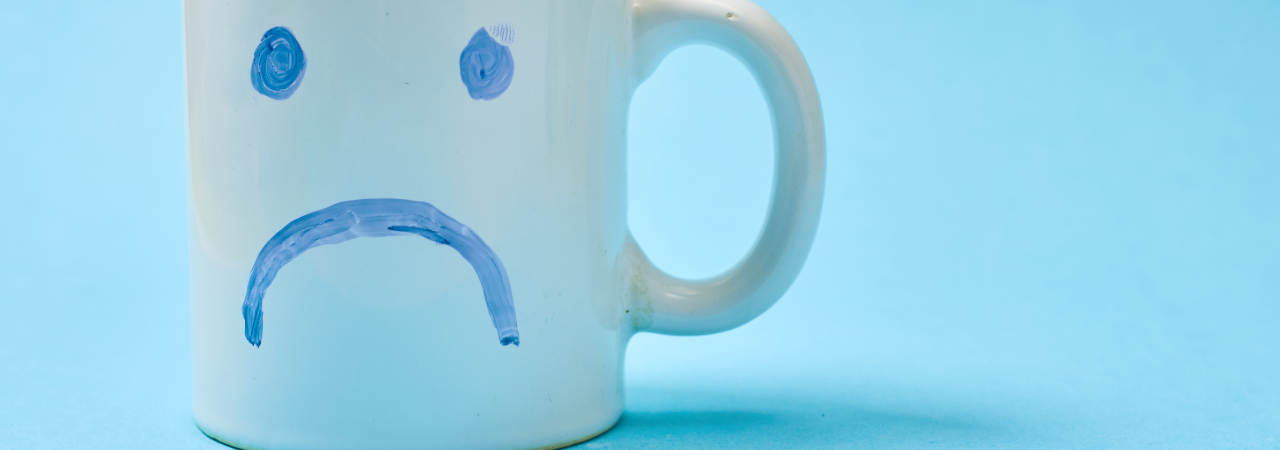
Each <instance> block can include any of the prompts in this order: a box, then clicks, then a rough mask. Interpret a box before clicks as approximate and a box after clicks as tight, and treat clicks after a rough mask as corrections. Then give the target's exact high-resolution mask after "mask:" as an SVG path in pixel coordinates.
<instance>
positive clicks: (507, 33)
mask: <svg viewBox="0 0 1280 450" xmlns="http://www.w3.org/2000/svg"><path fill="white" fill-rule="evenodd" d="M485 31H488V32H489V35H490V36H493V40H495V41H498V43H499V44H502V45H505V46H508V47H510V46H511V43H512V42H515V41H516V29H515V27H512V26H511V24H509V23H500V24H497V25H493V26H489V27H485Z"/></svg>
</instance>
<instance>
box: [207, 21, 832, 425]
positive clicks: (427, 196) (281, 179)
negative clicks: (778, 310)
mask: <svg viewBox="0 0 1280 450" xmlns="http://www.w3.org/2000/svg"><path fill="white" fill-rule="evenodd" d="M185 13H186V36H187V42H186V45H187V76H188V85H187V86H188V103H189V108H190V139H191V141H190V159H191V180H192V199H191V205H192V206H191V208H190V211H191V221H190V222H191V234H190V236H191V259H192V261H191V264H192V300H191V301H192V335H193V336H192V341H193V344H192V345H193V364H194V368H193V374H194V375H193V377H194V385H195V388H194V405H193V407H194V413H195V418H196V421H197V423H198V424H199V425H200V427H201V429H202V430H204V431H205V432H206V433H207V434H209V435H210V436H212V437H214V438H216V439H218V440H220V441H223V442H225V443H228V444H230V445H233V446H237V447H244V448H269V449H293V448H538V447H555V446H563V445H567V444H570V443H573V442H577V441H581V440H583V439H586V438H589V437H591V436H594V435H596V434H598V433H600V432H603V431H604V430H606V429H608V428H609V427H610V426H611V425H612V424H613V423H614V422H615V421H616V420H617V418H618V417H619V415H620V413H621V411H622V405H623V399H622V368H621V365H622V361H623V354H624V351H625V348H626V343H627V340H628V339H629V338H630V336H631V335H632V334H633V333H635V332H637V331H653V332H660V333H668V334H702V333H710V332H716V331H721V330H725V329H729V328H732V327H735V326H738V325H740V324H742V323H745V322H746V321H748V320H750V319H751V318H753V317H755V316H756V315H758V314H760V313H761V312H763V311H764V310H765V309H767V308H768V307H769V306H770V305H771V304H772V303H773V302H774V301H775V300H776V299H777V298H778V297H779V296H780V295H781V294H782V293H783V292H784V291H785V290H786V288H787V287H788V286H789V285H790V283H791V282H792V280H793V279H794V277H795V275H796V274H797V273H798V272H799V270H800V267H801V265H802V264H803V261H804V258H805V256H806V255H807V253H808V250H809V246H810V244H811V242H812V238H813V233H814V229H815V227H816V223H817V216H818V211H819V208H820V204H821V193H822V184H823V141H822V139H823V136H822V123H821V115H820V112H819V111H820V110H819V108H818V103H817V95H816V92H815V90H814V88H813V82H812V79H811V77H810V75H809V72H808V69H807V67H806V65H805V63H804V61H803V58H802V57H801V56H800V54H799V52H798V50H796V49H795V46H794V44H793V43H792V42H791V41H790V38H789V37H788V36H787V35H786V33H785V31H783V30H782V28H781V27H780V26H778V24H777V23H776V22H774V21H773V19H772V18H770V17H769V16H768V14H767V13H765V12H764V11H763V10H761V9H760V8H758V7H756V6H755V5H754V4H751V3H748V2H744V1H711V0H689V1H631V2H628V1H622V0H617V1H613V0H607V1H552V0H538V1H524V0H520V1H516V0H465V1H464V0H453V1H437V2H333V3H314V2H300V1H232V2H212V1H202V0H190V1H187V2H186V11H185ZM691 42H710V43H714V44H717V45H720V46H722V47H723V48H725V49H726V50H728V51H730V52H731V53H733V54H735V55H737V56H738V57H739V58H741V59H742V60H743V61H744V62H745V63H746V64H747V65H748V67H750V68H751V69H752V70H753V72H754V73H755V74H756V75H757V78H758V80H759V81H760V84H761V86H762V87H763V88H764V90H765V92H766V98H767V99H768V101H769V104H770V107H771V109H772V111H773V116H774V120H775V127H774V128H775V136H776V137H775V140H776V141H777V148H778V163H777V174H776V175H775V181H774V183H775V187H774V189H775V192H774V195H773V200H772V203H771V213H770V217H769V219H768V222H767V224H766V228H765V230H764V232H763V233H762V235H761V238H760V240H759V241H758V242H757V244H756V246H755V248H754V250H753V251H752V252H751V254H749V255H748V257H747V258H746V259H744V260H743V262H741V263H740V264H738V265H737V266H736V267H735V268H734V269H732V270H730V271H729V272H728V273H726V274H725V275H722V276H720V277H716V278H713V279H710V280H702V281H687V280H680V279H676V278H673V277H670V276H667V275H665V274H663V273H662V272H661V271H659V270H657V269H656V268H654V267H653V266H652V264H650V263H649V262H648V261H647V260H646V259H645V258H644V256H643V254H642V253H641V252H640V250H639V247H638V246H637V245H636V243H635V242H634V241H633V240H632V239H631V238H630V236H629V233H628V231H627V228H626V211H625V205H626V196H625V191H624V190H625V186H626V183H625V176H626V168H625V163H624V162H625V148H624V143H625V140H624V137H625V130H624V125H625V116H626V110H627V105H628V102H629V99H630V95H631V92H632V90H633V89H634V88H635V86H636V85H638V83H639V82H640V81H642V80H643V79H644V77H645V76H646V75H647V74H648V73H650V72H651V71H652V70H653V68H654V67H656V65H657V64H658V62H660V60H661V58H662V57H663V56H664V55H665V54H666V53H668V52H670V51H671V50H673V49H674V48H676V47H679V46H681V45H684V44H687V43H691ZM362 199H403V200H408V201H411V202H425V203H429V204H430V205H434V206H433V208H438V211H443V212H447V217H449V218H450V219H451V220H452V219H456V222H457V223H458V225H454V226H453V227H454V228H453V229H454V230H455V231H457V230H458V229H459V228H457V227H458V226H462V225H461V224H465V226H462V228H466V229H468V230H469V232H472V233H474V235H475V236H482V237H483V243H484V244H487V247H488V248H489V249H491V253H492V254H494V255H497V257H496V258H495V260H496V259H497V258H500V263H498V264H499V267H502V266H504V267H505V274H504V276H506V277H507V278H506V280H508V281H507V282H508V283H509V292H510V297H511V300H512V301H513V303H514V312H515V317H516V322H518V326H519V339H518V345H505V344H514V343H515V342H516V341H512V340H511V339H507V338H503V339H502V340H501V342H500V341H499V339H498V337H495V335H494V331H495V326H498V324H499V322H500V320H499V317H498V316H497V315H493V314H495V313H494V311H495V310H494V309H493V308H494V306H493V305H494V303H492V301H489V302H486V300H487V298H488V297H489V296H490V294H491V291H492V290H491V289H490V284H485V285H484V286H483V289H482V281H483V280H485V278H484V275H480V277H479V278H478V276H477V274H478V273H479V274H482V273H483V271H482V270H481V269H482V264H480V263H477V262H476V260H474V259H473V258H472V257H470V256H468V254H467V253H466V251H464V249H463V248H462V247H461V246H460V245H457V244H456V243H454V242H445V240H446V239H445V238H439V237H440V236H442V235H443V236H445V237H446V238H448V235H445V234H444V233H443V232H441V233H440V234H437V232H440V228H439V223H444V222H439V223H437V222H434V221H430V220H425V221H421V222H413V223H414V224H417V223H421V224H423V225H422V226H421V227H419V228H414V227H413V226H409V227H408V228H404V227H405V226H404V225H396V226H398V227H400V228H387V229H385V230H384V229H382V228H376V227H375V229H373V231H374V232H373V234H369V233H370V232H369V231H368V230H365V231H359V229H358V228H350V230H351V231H343V230H347V228H342V229H340V230H336V231H334V232H335V233H339V232H344V233H347V234H346V235H344V236H348V237H346V238H344V239H342V240H344V241H345V239H350V238H351V237H357V235H359V236H375V237H376V236H387V237H389V238H388V239H353V240H350V241H347V242H343V243H341V244H340V245H324V246H318V247H316V246H311V247H306V248H301V247H299V248H300V250H299V251H298V252H296V254H294V253H289V255H290V258H291V259H288V260H284V261H283V262H281V263H280V265H279V266H278V267H276V269H278V272H277V273H275V274H274V281H271V278H269V277H268V278H267V283H269V284H270V287H269V289H267V288H262V289H265V295H261V296H259V297H260V300H261V303H260V305H259V306H260V316H258V317H259V318H260V319H261V329H260V330H259V331H260V334H259V335H258V338H259V339H260V342H254V340H253V339H254V338H253V337H252V333H251V332H250V328H251V327H249V326H248V324H249V323H250V322H251V320H250V318H251V313H250V311H251V310H252V308H249V304H250V303H251V302H250V300H251V298H254V297H255V296H254V295H247V294H246V289H247V288H246V286H248V290H249V292H250V294H253V292H254V291H253V284H252V283H253V282H252V281H251V273H255V272H258V265H259V264H263V263H262V261H264V260H263V259H262V258H264V257H267V256H264V255H268V249H267V248H264V245H266V244H268V242H269V241H272V242H277V241H278V240H276V239H274V238H273V236H284V234H278V233H285V230H287V229H288V227H287V226H286V225H291V224H295V223H303V222H305V221H304V219H306V218H308V217H314V216H309V215H308V214H311V213H313V212H316V213H318V212H320V211H322V210H323V211H329V212H331V213H333V214H334V215H333V217H335V218H336V219H333V220H339V221H340V220H346V219H342V218H343V217H347V218H351V217H355V216H349V215H344V214H345V213H344V211H336V212H334V211H335V210H333V209H326V208H329V207H331V206H334V205H335V204H338V203H340V202H347V201H354V200H362ZM415 204H416V203H415ZM433 210H434V209H433ZM431 214H434V213H431ZM379 217H381V216H379ZM420 219H421V216H412V217H410V218H409V219H405V220H410V221H419V220H420ZM351 220H355V219H351ZM379 220H381V219H379ZM441 220H443V219H441ZM299 221H302V222H299ZM320 222H323V223H327V224H332V223H336V222H333V221H332V220H330V221H327V222H326V221H318V222H317V223H320ZM353 223H354V222H353ZM362 223H366V224H367V223H368V222H367V221H366V222H362ZM432 224H435V225H432ZM411 225H412V224H411ZM446 225H448V224H447V223H446ZM676 225H677V226H678V224H676ZM433 226H434V227H435V228H433ZM384 228H385V227H384ZM428 229H430V230H435V231H430V230H428ZM445 229H446V231H447V230H448V229H449V228H448V226H446V228H445ZM308 230H310V229H308ZM377 230H383V231H381V232H379V231H377ZM387 230H391V231H387ZM404 230H410V231H412V230H419V231H417V232H414V233H410V232H404ZM422 230H427V231H422ZM397 232H399V233H397ZM352 233H354V234H352ZM415 233H416V234H417V236H414V235H413V234H415ZM301 234H302V235H305V234H306V233H301ZM462 235H466V233H462ZM419 236H421V237H426V238H427V239H422V238H421V237H419ZM468 236H470V235H468ZM285 237H287V236H285ZM313 237H314V235H313ZM437 238H439V239H437ZM280 239H284V238H283V237H282V238H280ZM433 241H435V242H433ZM320 243H322V244H323V243H336V242H327V241H326V242H320ZM438 243H447V244H450V245H451V246H452V247H454V249H456V250H457V251H454V249H451V248H450V247H447V246H441V245H437V244H438ZM308 248H310V250H308ZM302 251H305V252H306V253H305V254H302V253H301V252H302ZM460 255H461V257H460ZM255 261H258V263H255ZM285 262H287V263H288V265H287V266H285V265H283V264H284V263H285ZM482 262H483V261H482ZM469 263H470V264H469ZM494 273H496V272H494ZM494 276H496V275H494ZM253 277H256V278H253V279H255V280H261V279H263V278H262V277H260V276H258V275H254V276H253ZM490 278H491V279H497V278H492V277H490ZM485 283H488V282H485ZM495 283H497V284H496V285H495V286H502V281H501V280H499V281H496V282H495ZM261 293H262V292H259V294H261ZM242 302H243V305H242ZM242 306H243V308H242ZM498 331H499V332H500V333H501V332H502V330H501V329H499V330H498ZM259 343H260V344H261V346H260V347H259V346H257V345H256V344H259Z"/></svg>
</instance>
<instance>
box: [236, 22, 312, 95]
mask: <svg viewBox="0 0 1280 450" xmlns="http://www.w3.org/2000/svg"><path fill="white" fill-rule="evenodd" d="M306 72H307V57H306V55H304V54H303V53H302V46H300V45H298V40H297V39H295V38H294V37H293V33H291V32H290V31H289V29H288V28H285V27H275V28H272V29H270V30H267V32H266V33H265V34H263V35H262V41H261V42H259V43H258V49H257V50H254V52H253V67H251V68H250V72H249V81H250V82H252V83H253V89H254V90H257V91H258V93H260V94H262V95H265V96H267V97H271V98H274V99H276V100H284V99H287V98H289V97H290V96H292V95H293V92H294V91H296V90H297V89H298V85H299V84H302V75H303V74H305V73H306Z"/></svg>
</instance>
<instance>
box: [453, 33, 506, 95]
mask: <svg viewBox="0 0 1280 450" xmlns="http://www.w3.org/2000/svg"><path fill="white" fill-rule="evenodd" d="M496 29H497V30H499V36H500V38H502V39H503V40H504V41H505V42H510V41H511V37H512V36H513V34H512V32H511V27H510V26H509V25H500V26H498V27H496ZM458 65H459V68H460V69H461V71H462V84H465V85H467V93H469V94H471V98H473V99H476V100H493V99H495V98H498V96H499V95H502V93H503V92H506V91H507V87H508V86H511V77H512V76H513V75H514V74H515V70H516V69H515V67H516V66H515V62H514V60H513V59H512V58H511V49H510V48H509V47H507V46H506V45H502V44H500V43H498V41H495V40H494V39H493V37H492V36H490V35H489V32H488V31H486V30H485V29H484V28H481V29H479V30H477V31H476V34H474V35H472V36H471V42H470V43H468V44H467V47H466V48H464V49H462V57H461V58H460V59H459V61H458Z"/></svg>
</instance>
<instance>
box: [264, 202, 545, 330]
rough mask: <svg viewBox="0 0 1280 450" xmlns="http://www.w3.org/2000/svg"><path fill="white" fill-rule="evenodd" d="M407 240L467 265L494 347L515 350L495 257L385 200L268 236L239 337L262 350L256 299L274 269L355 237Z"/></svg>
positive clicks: (454, 226)
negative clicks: (493, 332)
mask: <svg viewBox="0 0 1280 450" xmlns="http://www.w3.org/2000/svg"><path fill="white" fill-rule="evenodd" d="M412 235H416V236H422V237H424V238H427V239H430V240H431V241H434V242H436V243H437V244H444V245H448V246H450V247H453V249H454V250H457V251H458V253H459V254H461V255H462V257H463V258H464V259H466V260H467V262H469V263H471V267H472V268H474V269H475V271H476V275H477V276H479V277H480V286H481V288H482V289H483V290H484V300H485V303H486V305H487V306H488V308H489V318H490V320H492V321H493V327H494V328H495V329H497V331H498V342H499V343H500V344H502V345H504V346H505V345H508V344H515V345H516V346H517V347H518V346H520V332H519V330H518V329H517V327H516V312H515V303H514V301H513V300H512V297H511V282H510V281H509V280H508V279H507V269H506V268H505V267H503V265H502V260H500V259H498V255H497V254H495V253H494V252H493V250H492V249H490V248H489V246H488V245H486V244H485V243H484V241H483V240H481V239H480V236H477V235H476V234H475V232H473V231H471V229H470V228H467V226H466V225H463V224H462V223H461V222H458V221H457V220H454V218H452V217H449V216H448V215H446V214H445V213H443V212H441V211H440V210H438V209H436V207H434V206H432V205H431V204H430V203H425V202H418V201H412V200H400V199H388V198H383V199H364V200H351V201H345V202H341V203H338V204H335V205H333V206H330V207H328V208H325V209H321V210H319V211H316V212H313V213H311V214H307V215H305V216H302V217H300V218H298V219H296V220H294V221H292V222H289V224H288V225H286V226H285V227H284V229H281V230H280V231H279V232H277V233H276V234H275V236H272V237H271V239H270V240H269V241H267V244H266V245H265V246H263V247H262V251H261V252H259V253H258V259H257V260H256V261H254V263H253V271H252V273H250V275H249V288H248V292H246V293H245V298H244V304H243V305H242V306H241V313H242V314H243V315H244V337H245V338H246V339H248V340H249V343H251V344H253V345H254V346H255V347H256V346H261V345H262V298H263V296H264V295H265V294H266V290H267V287H268V286H270V285H271V282H272V281H273V280H275V277H276V273H278V272H279V271H280V268H281V267H284V265H285V264H288V263H289V262H290V261H293V260H294V259H295V258H297V257H298V256H299V255H301V254H302V253H303V252H305V251H307V250H308V249H311V248H315V247H318V246H321V245H328V244H337V243H341V242H345V241H348V240H351V239H355V238H358V237H384V236H412Z"/></svg>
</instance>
